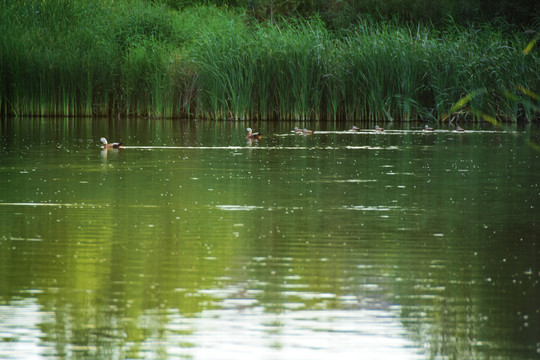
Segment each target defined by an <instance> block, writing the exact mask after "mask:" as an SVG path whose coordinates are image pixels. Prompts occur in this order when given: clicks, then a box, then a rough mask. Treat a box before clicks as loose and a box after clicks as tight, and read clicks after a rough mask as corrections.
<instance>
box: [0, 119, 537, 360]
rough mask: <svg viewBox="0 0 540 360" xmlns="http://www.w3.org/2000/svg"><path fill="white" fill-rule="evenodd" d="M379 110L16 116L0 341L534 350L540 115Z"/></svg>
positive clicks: (106, 347) (365, 350) (78, 345)
mask: <svg viewBox="0 0 540 360" xmlns="http://www.w3.org/2000/svg"><path fill="white" fill-rule="evenodd" d="M352 125H356V126H358V127H360V131H354V132H353V131H349V129H351V126H352ZM374 125H375V124H345V123H330V124H325V123H318V122H311V123H309V122H308V123H305V124H304V123H291V122H253V123H244V122H214V121H194V120H190V121H188V120H186V121H174V120H111V119H93V120H92V119H72V118H69V119H9V120H4V121H3V122H2V127H1V133H0V145H1V158H0V339H1V341H0V358H2V359H59V358H62V359H125V358H130V359H138V358H140V359H220V360H223V359H235V360H237V359H299V358H303V359H325V360H326V359H328V358H331V357H333V358H338V359H358V358H366V359H454V358H455V359H533V358H537V357H538V356H539V354H540V336H539V332H538V329H539V328H540V300H539V299H540V283H539V280H540V235H539V234H540V185H539V184H540V161H539V160H540V152H539V151H538V150H537V149H538V148H537V146H536V145H535V144H539V143H540V129H539V128H538V126H537V125H535V124H530V125H526V126H525V127H523V128H518V127H517V126H515V125H514V126H513V125H509V126H504V127H493V126H485V125H484V126H481V125H472V124H461V125H462V126H463V127H464V128H465V131H464V132H456V131H455V130H454V129H455V125H453V124H440V125H438V126H436V129H435V131H432V132H425V131H423V130H422V127H423V125H424V124H392V123H390V124H379V125H384V126H385V131H384V132H376V131H374V130H372V129H373V128H374ZM248 126H250V127H252V128H253V129H254V130H255V131H261V132H262V133H263V138H262V139H261V140H260V141H251V142H249V141H247V140H246V127H248ZM294 126H299V127H309V128H311V129H314V130H315V133H314V134H313V135H307V136H306V135H303V134H295V133H294V132H292V129H293V127H294ZM102 136H105V137H106V138H108V139H109V140H110V141H122V142H123V143H124V145H125V148H124V149H122V150H102V149H101V143H100V142H99V139H100V137H102Z"/></svg>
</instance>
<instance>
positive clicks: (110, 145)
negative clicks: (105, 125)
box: [99, 137, 123, 149]
mask: <svg viewBox="0 0 540 360" xmlns="http://www.w3.org/2000/svg"><path fill="white" fill-rule="evenodd" d="M99 140H100V141H101V142H102V143H103V148H104V149H121V147H122V145H123V144H122V143H121V142H115V143H108V142H107V139H105V138H104V137H102V138H101V139H99Z"/></svg>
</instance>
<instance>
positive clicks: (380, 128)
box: [375, 125, 384, 131]
mask: <svg viewBox="0 0 540 360" xmlns="http://www.w3.org/2000/svg"><path fill="white" fill-rule="evenodd" d="M375 131H384V129H383V128H382V127H380V126H379V125H375Z"/></svg>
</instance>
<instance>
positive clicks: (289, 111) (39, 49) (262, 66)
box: [0, 0, 540, 121]
mask: <svg viewBox="0 0 540 360" xmlns="http://www.w3.org/2000/svg"><path fill="white" fill-rule="evenodd" d="M499 2H500V3H506V2H504V1H499ZM197 3H198V4H195V2H193V1H192V2H189V1H176V2H175V1H173V0H169V1H153V2H150V1H142V0H123V1H114V2H113V1H107V0H99V1H93V2H85V1H77V0H73V1H59V0H58V1H37V0H28V1H6V2H3V4H2V5H0V112H1V114H2V115H20V116H58V115H74V116H112V115H114V116H144V117H178V118H186V117H197V118H199V117H200V118H214V119H240V120H243V119H319V120H333V121H334V120H368V119H390V120H404V121H406V120H412V119H417V118H418V117H421V118H424V119H432V120H440V119H448V118H450V117H451V116H454V115H456V114H455V113H456V112H458V114H457V115H460V116H464V117H469V118H471V119H480V118H484V117H489V118H494V119H501V120H510V121H513V120H516V119H517V118H518V115H520V114H521V115H522V116H527V117H528V118H535V117H536V116H537V113H538V110H539V109H538V99H537V98H535V97H536V94H538V91H539V90H540V72H538V69H540V59H539V51H538V48H537V47H533V48H532V50H531V49H529V51H528V52H527V54H524V49H525V48H526V47H527V45H528V44H531V42H532V41H534V39H535V38H534V37H535V36H538V33H534V32H533V31H525V30H534V29H535V26H537V27H538V25H540V21H536V22H535V19H538V16H537V17H534V16H533V17H531V20H530V22H528V23H523V24H519V25H515V24H514V23H513V22H511V21H514V20H515V19H521V20H523V19H525V15H529V14H525V13H524V12H522V11H521V10H519V9H520V6H518V5H519V4H520V3H521V2H518V5H516V6H515V8H516V9H518V10H515V11H514V12H513V13H512V14H510V13H509V18H508V19H505V18H498V19H497V20H496V21H491V22H488V21H486V20H485V19H482V21H480V22H472V21H471V22H468V23H467V22H465V21H459V22H458V21H455V20H453V19H452V17H450V16H445V14H447V15H452V14H453V13H452V11H451V10H452V9H450V10H444V9H445V7H444V6H442V7H439V8H437V9H436V15H433V16H434V17H435V18H436V21H431V23H430V22H429V21H428V20H429V19H430V18H431V17H433V16H432V15H429V14H430V12H429V11H427V10H426V11H424V12H423V13H422V12H421V11H420V7H419V6H420V5H421V4H422V3H423V2H421V1H417V2H413V3H414V4H415V5H414V6H412V7H410V9H413V10H414V9H416V10H414V11H405V10H404V9H405V7H404V6H402V5H403V4H401V2H400V1H395V4H397V5H396V7H395V8H394V9H399V8H400V7H399V6H401V8H403V10H399V11H398V10H396V11H395V14H397V15H398V16H394V17H392V16H391V15H392V10H391V8H390V5H388V4H390V2H389V1H380V2H377V3H378V4H379V5H378V10H377V12H375V11H372V12H371V13H370V14H366V13H365V12H362V11H361V7H360V6H359V4H364V5H366V4H368V3H370V2H369V1H363V2H362V1H360V2H353V1H343V2H332V1H330V2H324V3H325V4H335V5H336V4H338V3H339V4H341V5H340V6H345V9H346V10H347V9H348V10H347V11H345V12H343V11H338V10H339V9H338V10H335V9H334V10H332V9H330V8H329V7H328V5H327V6H326V7H324V6H322V5H321V6H320V9H322V10H320V11H315V10H314V9H315V7H316V6H315V5H313V4H316V3H317V2H316V1H313V2H294V1H291V2H289V5H291V4H301V3H305V4H312V5H313V6H312V8H309V9H300V8H292V9H291V8H284V6H285V5H284V4H285V3H286V2H283V1H275V2H274V3H275V4H274V3H272V8H270V9H269V7H268V4H267V3H269V2H264V4H265V5H264V6H263V5H262V4H263V2H262V1H252V2H249V3H248V2H246V4H244V3H243V2H242V1H238V2H236V3H234V2H227V1H220V2H217V3H216V2H208V4H206V5H200V2H197ZM442 3H444V4H454V5H455V3H457V2H442ZM442 3H441V4H442ZM524 3H525V2H524ZM321 4H322V3H321ZM346 4H349V5H348V6H349V8H347V6H346ZM351 4H357V8H355V9H356V10H354V9H353V10H354V11H353V10H351V9H352V8H351V6H352V5H351ZM384 4H386V5H387V10H384V9H383V8H381V6H382V5H384ZM400 4H401V5H400ZM398 5H399V6H398ZM306 6H307V5H306ZM336 6H337V5H336ZM366 6H367V5H366ZM445 6H446V5H445ZM323 10H324V11H323ZM331 10H332V11H334V14H341V16H342V17H346V18H334V20H333V21H329V20H328V19H327V18H328V17H329V14H330V13H331ZM443 10H444V12H441V11H443ZM434 11H435V10H434ZM454 11H457V10H454ZM269 12H270V14H269ZM472 13H473V12H472V10H471V14H472ZM350 14H354V18H351V17H350ZM421 14H424V15H421ZM426 14H427V15H426ZM291 15H295V16H294V17H293V16H291ZM300 15H305V16H300ZM510 15H511V16H510ZM284 16H287V17H284ZM468 16H470V17H471V19H472V18H474V16H473V15H468ZM525 25H527V26H525ZM537 30H539V29H537ZM533 44H534V43H533ZM468 94H469V96H467V95H468ZM470 94H474V96H471V95H470ZM460 99H461V101H463V99H467V102H466V103H463V105H464V106H463V107H460V108H459V109H458V108H456V106H455V104H456V103H457V104H459V103H460ZM467 109H474V111H468V110H467Z"/></svg>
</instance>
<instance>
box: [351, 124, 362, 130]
mask: <svg viewBox="0 0 540 360" xmlns="http://www.w3.org/2000/svg"><path fill="white" fill-rule="evenodd" d="M351 131H360V128H359V127H356V126H354V125H353V127H352V128H351Z"/></svg>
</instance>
